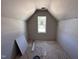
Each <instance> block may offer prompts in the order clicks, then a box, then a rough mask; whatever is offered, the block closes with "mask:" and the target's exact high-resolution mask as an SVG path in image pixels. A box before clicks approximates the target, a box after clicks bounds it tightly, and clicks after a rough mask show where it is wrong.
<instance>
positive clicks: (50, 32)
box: [26, 10, 57, 40]
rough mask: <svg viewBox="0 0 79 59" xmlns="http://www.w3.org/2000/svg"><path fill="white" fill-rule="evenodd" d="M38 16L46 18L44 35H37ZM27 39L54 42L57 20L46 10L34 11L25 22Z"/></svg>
mask: <svg viewBox="0 0 79 59" xmlns="http://www.w3.org/2000/svg"><path fill="white" fill-rule="evenodd" d="M38 16H46V18H47V19H46V33H38V22H37V21H38V19H37V17H38ZM26 23H27V31H28V38H29V39H31V40H55V39H56V36H57V20H56V18H55V17H54V16H52V15H51V14H50V13H49V12H48V10H36V12H35V13H34V14H33V15H32V16H31V17H30V18H29V19H28V20H27V21H26Z"/></svg>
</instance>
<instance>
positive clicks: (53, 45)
mask: <svg viewBox="0 0 79 59" xmlns="http://www.w3.org/2000/svg"><path fill="white" fill-rule="evenodd" d="M34 43H35V49H34V51H31V50H32V49H31V48H32V44H31V43H30V44H29V48H28V52H27V54H25V55H24V56H21V57H20V58H18V59H33V57H34V56H35V55H39V56H40V58H41V59H70V57H69V55H68V54H67V53H66V52H65V51H64V50H63V49H62V48H61V47H60V45H59V44H58V43H57V42H55V41H34Z"/></svg>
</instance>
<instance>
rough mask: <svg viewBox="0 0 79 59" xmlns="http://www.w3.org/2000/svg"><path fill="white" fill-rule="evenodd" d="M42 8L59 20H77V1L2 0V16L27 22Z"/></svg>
mask: <svg viewBox="0 0 79 59" xmlns="http://www.w3.org/2000/svg"><path fill="white" fill-rule="evenodd" d="M42 7H45V8H46V9H48V10H49V12H50V13H51V14H52V15H53V16H55V17H56V18H57V19H58V20H64V19H70V18H77V13H78V1H77V0H2V1H1V16H5V17H11V18H15V19H19V20H25V19H27V18H28V17H30V16H31V15H32V14H33V13H34V12H35V10H36V9H41V8H42Z"/></svg>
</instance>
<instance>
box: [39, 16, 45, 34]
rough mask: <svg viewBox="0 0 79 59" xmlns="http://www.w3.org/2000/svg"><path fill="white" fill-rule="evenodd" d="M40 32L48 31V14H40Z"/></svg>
mask: <svg viewBox="0 0 79 59" xmlns="http://www.w3.org/2000/svg"><path fill="white" fill-rule="evenodd" d="M38 33H46V16H38Z"/></svg>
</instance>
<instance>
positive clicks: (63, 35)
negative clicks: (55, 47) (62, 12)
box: [57, 19, 78, 59]
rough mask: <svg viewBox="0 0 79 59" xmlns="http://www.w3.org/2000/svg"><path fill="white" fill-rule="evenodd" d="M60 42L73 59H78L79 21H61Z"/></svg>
mask: <svg viewBox="0 0 79 59" xmlns="http://www.w3.org/2000/svg"><path fill="white" fill-rule="evenodd" d="M58 25H59V26H58V39H57V40H58V42H59V43H60V45H61V46H62V47H63V48H64V50H65V51H66V52H67V53H69V55H70V56H71V58H72V59H78V19H69V20H63V21H59V24H58Z"/></svg>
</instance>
